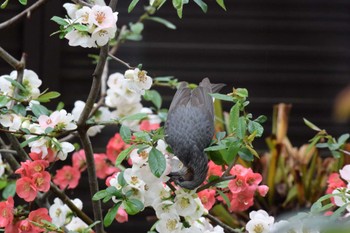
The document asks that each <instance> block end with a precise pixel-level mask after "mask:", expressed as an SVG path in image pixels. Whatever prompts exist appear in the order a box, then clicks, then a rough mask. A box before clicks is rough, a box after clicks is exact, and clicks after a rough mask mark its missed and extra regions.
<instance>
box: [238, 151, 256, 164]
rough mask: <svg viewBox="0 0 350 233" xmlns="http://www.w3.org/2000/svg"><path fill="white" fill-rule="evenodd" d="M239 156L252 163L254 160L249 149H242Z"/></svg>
mask: <svg viewBox="0 0 350 233" xmlns="http://www.w3.org/2000/svg"><path fill="white" fill-rule="evenodd" d="M238 154H239V157H241V158H242V159H243V160H245V161H248V162H252V161H253V160H254V155H253V154H252V153H251V152H250V150H248V149H247V148H241V149H240V150H239V151H238Z"/></svg>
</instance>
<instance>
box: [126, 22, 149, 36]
mask: <svg viewBox="0 0 350 233" xmlns="http://www.w3.org/2000/svg"><path fill="white" fill-rule="evenodd" d="M146 19H148V18H146ZM129 27H130V30H131V31H132V32H133V33H134V34H141V33H142V31H143V28H144V26H143V23H141V22H137V23H130V24H129Z"/></svg>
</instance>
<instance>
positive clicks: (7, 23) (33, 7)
mask: <svg viewBox="0 0 350 233" xmlns="http://www.w3.org/2000/svg"><path fill="white" fill-rule="evenodd" d="M47 1H48V0H39V1H37V2H36V3H34V4H33V5H31V6H30V7H28V8H27V9H25V10H24V11H22V12H21V13H19V14H18V15H16V16H14V17H12V18H11V19H9V20H7V21H5V22H3V23H1V24H0V30H1V29H4V28H6V27H9V26H11V25H12V24H14V23H16V22H17V21H19V20H20V19H21V18H23V17H24V16H26V15H30V13H31V12H32V11H34V10H36V9H37V8H39V7H40V6H41V5H43V4H44V3H46V2H47Z"/></svg>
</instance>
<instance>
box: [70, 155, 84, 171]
mask: <svg viewBox="0 0 350 233" xmlns="http://www.w3.org/2000/svg"><path fill="white" fill-rule="evenodd" d="M72 162H73V167H75V168H77V169H78V170H79V171H80V172H83V171H85V169H86V156H85V151H84V150H79V151H77V152H74V153H73V156H72Z"/></svg>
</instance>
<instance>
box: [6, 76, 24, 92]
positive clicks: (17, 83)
mask: <svg viewBox="0 0 350 233" xmlns="http://www.w3.org/2000/svg"><path fill="white" fill-rule="evenodd" d="M5 79H6V80H7V81H9V82H10V83H11V84H12V85H13V86H15V87H17V88H18V89H20V90H21V91H23V92H27V89H26V88H25V87H24V86H23V85H22V84H20V83H19V82H17V81H16V80H13V79H12V78H7V77H5Z"/></svg>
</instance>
